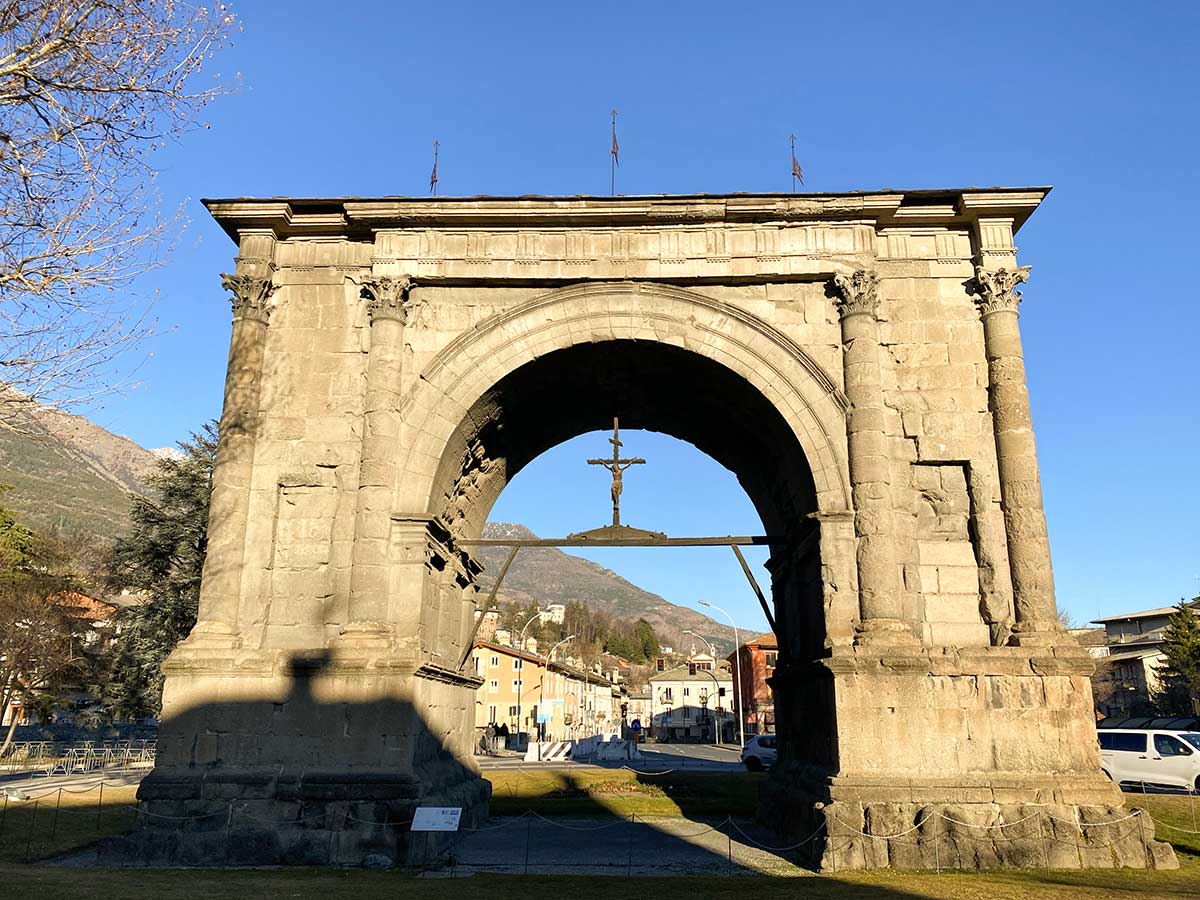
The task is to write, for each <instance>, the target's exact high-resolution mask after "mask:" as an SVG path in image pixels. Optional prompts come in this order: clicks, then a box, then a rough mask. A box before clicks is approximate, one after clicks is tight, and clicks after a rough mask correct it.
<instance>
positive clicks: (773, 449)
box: [428, 340, 817, 539]
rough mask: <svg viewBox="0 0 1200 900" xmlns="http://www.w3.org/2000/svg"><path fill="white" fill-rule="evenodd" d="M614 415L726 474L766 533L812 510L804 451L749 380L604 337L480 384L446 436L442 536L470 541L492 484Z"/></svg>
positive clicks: (679, 355) (439, 489)
mask: <svg viewBox="0 0 1200 900" xmlns="http://www.w3.org/2000/svg"><path fill="white" fill-rule="evenodd" d="M614 416H619V417H620V420H621V427H622V428H627V429H646V430H649V431H658V432H662V433H664V434H668V435H670V436H672V437H675V438H678V439H680V440H683V441H686V442H688V443H689V444H692V445H693V446H695V447H696V448H697V449H699V450H700V451H701V452H703V453H705V454H707V455H708V456H710V457H712V458H713V459H714V460H716V461H717V462H718V463H720V464H721V465H722V466H724V467H725V468H726V469H728V470H730V471H731V472H732V473H733V474H734V476H735V477H736V478H737V479H738V481H739V483H740V484H741V485H742V487H743V489H744V490H745V491H746V494H747V495H748V496H749V498H750V500H751V502H752V503H753V504H754V507H755V509H756V510H757V511H758V514H759V517H760V518H761V520H762V522H763V525H764V527H765V528H766V529H767V531H768V533H769V534H771V535H772V536H773V537H780V538H784V539H787V538H789V537H792V536H794V535H795V533H796V532H797V530H798V529H799V528H801V527H802V525H803V523H804V521H805V517H806V516H808V514H810V513H812V512H815V511H816V510H817V495H816V488H815V484H814V481H813V475H812V470H811V467H810V466H809V463H808V460H807V459H806V457H805V454H804V450H803V448H802V447H801V446H800V444H799V442H798V441H797V440H796V437H795V435H794V434H793V433H792V431H791V429H790V428H789V426H788V423H787V422H786V421H785V420H784V418H783V416H782V415H780V413H779V411H778V410H777V409H776V408H775V406H774V405H773V404H772V403H771V402H770V401H769V400H767V398H765V397H764V396H763V395H762V394H761V393H760V392H759V391H758V390H756V389H755V388H754V387H753V386H752V385H750V384H749V383H748V382H746V381H745V380H744V379H743V378H742V377H741V376H739V375H737V374H736V373H734V372H733V371H731V370H730V369H727V368H726V367H724V366H722V365H721V364H719V363H717V362H715V361H713V360H711V359H708V358H707V357H704V356H701V355H699V354H697V353H693V352H691V351H689V350H685V349H682V348H680V347H676V346H673V345H670V344H663V343H655V342H649V341H635V340H612V341H602V342H590V343H584V344H576V345H573V346H571V347H567V348H564V349H560V350H555V351H552V352H550V353H547V354H545V355H543V356H539V357H537V358H536V359H534V360H533V361H531V362H528V363H526V364H524V365H522V366H520V367H519V368H517V369H516V370H514V371H513V372H511V373H509V374H508V375H506V376H504V377H503V378H501V379H500V380H499V381H498V382H496V383H495V384H494V385H492V386H491V387H490V388H489V389H488V390H486V391H485V392H484V393H483V394H482V395H481V396H480V397H479V398H478V399H477V400H476V401H475V403H474V404H473V405H472V406H471V407H470V409H469V410H468V411H467V413H466V415H465V416H464V417H463V419H462V421H461V422H460V423H459V424H458V426H457V428H456V429H455V431H454V434H453V436H452V437H451V439H450V441H449V442H448V445H447V448H446V452H445V454H444V455H443V457H442V460H441V465H440V466H439V469H438V473H437V476H436V478H435V482H434V490H433V493H432V496H431V498H430V507H429V509H428V512H429V513H430V514H432V515H436V516H440V517H441V518H442V519H443V520H444V521H445V522H446V523H447V524H448V525H449V527H450V530H451V532H452V533H454V534H456V535H458V536H460V537H478V535H479V534H480V532H481V530H482V528H483V525H484V523H485V522H486V521H487V516H488V513H489V512H490V510H491V508H492V506H493V505H494V503H495V501H496V499H497V497H498V496H499V494H500V491H501V490H503V488H504V486H505V485H506V484H508V482H509V481H510V480H511V479H512V478H513V477H514V476H515V475H516V474H517V473H518V472H520V471H521V470H522V469H523V468H524V467H525V466H526V465H527V464H528V463H529V462H530V461H531V460H533V459H535V458H536V457H538V456H540V455H541V454H542V453H544V452H545V451H546V450H549V449H550V448H551V447H554V446H556V445H558V444H560V443H562V442H563V441H566V440H569V439H570V438H573V437H576V436H577V435H580V434H585V433H587V432H590V431H603V430H608V429H610V428H611V427H612V420H613V417H614ZM596 524H599V523H596Z"/></svg>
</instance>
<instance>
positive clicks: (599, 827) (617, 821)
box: [529, 809, 628, 831]
mask: <svg viewBox="0 0 1200 900" xmlns="http://www.w3.org/2000/svg"><path fill="white" fill-rule="evenodd" d="M529 813H530V815H532V816H533V817H534V818H537V819H541V820H542V821H543V822H548V823H549V824H551V825H553V826H554V827H555V828H563V829H565V830H567V831H604V830H605V829H606V828H612V827H613V826H615V825H625V824H628V820H626V819H615V820H614V821H612V822H609V823H607V824H605V825H596V826H594V827H591V828H583V827H579V826H574V825H563V824H561V823H559V822H555V821H554V820H553V819H548V818H546V817H545V816H543V815H542V814H541V813H540V812H537V811H536V810H532V809H531V810H529Z"/></svg>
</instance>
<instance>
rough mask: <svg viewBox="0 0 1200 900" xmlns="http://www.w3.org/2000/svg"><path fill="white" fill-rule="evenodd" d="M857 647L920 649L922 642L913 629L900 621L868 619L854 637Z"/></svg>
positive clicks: (859, 627) (860, 625)
mask: <svg viewBox="0 0 1200 900" xmlns="http://www.w3.org/2000/svg"><path fill="white" fill-rule="evenodd" d="M854 645H855V646H856V647H900V648H902V647H912V648H913V649H919V648H920V646H921V642H920V641H919V640H917V636H916V635H915V634H913V632H912V629H911V628H909V627H908V625H907V624H905V623H904V622H901V621H900V620H899V619H867V620H865V621H864V622H862V623H861V624H859V626H858V630H857V633H856V634H855V635H854Z"/></svg>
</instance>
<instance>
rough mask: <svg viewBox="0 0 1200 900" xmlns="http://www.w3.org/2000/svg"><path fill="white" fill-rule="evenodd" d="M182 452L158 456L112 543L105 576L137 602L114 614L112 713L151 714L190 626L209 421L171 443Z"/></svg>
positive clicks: (211, 446)
mask: <svg viewBox="0 0 1200 900" xmlns="http://www.w3.org/2000/svg"><path fill="white" fill-rule="evenodd" d="M179 448H180V450H182V451H183V453H182V456H180V457H178V458H171V457H166V458H163V459H161V460H159V462H158V465H157V468H156V470H155V472H154V473H153V474H152V475H151V476H150V478H149V479H148V480H149V483H150V487H151V489H152V496H149V497H134V498H133V499H132V503H131V507H130V519H131V520H132V523H133V524H132V526H131V527H130V529H129V532H128V533H127V534H125V535H124V536H123V537H121V538H119V539H118V540H117V542H116V545H115V547H114V548H113V554H112V560H111V564H110V568H111V574H110V581H111V583H112V586H113V587H115V588H129V589H132V590H134V591H137V592H139V593H141V594H143V595H145V598H146V599H145V601H144V602H143V603H140V604H138V605H136V606H132V607H129V608H127V609H125V610H123V611H122V613H121V615H120V617H119V620H118V628H119V638H118V640H117V645H116V652H115V654H114V658H113V660H112V671H111V673H110V675H109V678H108V680H107V684H106V685H105V686H104V687H105V697H104V701H105V705H106V706H107V707H108V710H109V712H110V714H111V715H113V716H115V717H121V718H125V717H140V716H146V715H157V714H158V712H159V710H160V709H161V707H162V682H163V677H162V671H161V667H162V663H163V660H165V659H166V657H167V654H169V653H170V652H171V651H172V650H173V649H174V648H175V645H176V644H177V643H179V641H181V640H182V639H183V638H185V637H187V635H188V633H189V632H190V631H191V630H192V627H193V626H194V625H195V624H196V608H197V604H198V601H199V598H200V572H201V569H202V567H203V565H204V552H205V548H206V543H207V533H208V501H209V494H210V493H211V492H212V472H213V464H214V462H215V460H216V453H217V433H216V428H215V426H214V425H213V424H208V425H205V426H204V428H203V429H202V430H201V431H200V432H199V433H193V434H192V439H191V441H181V442H180V443H179Z"/></svg>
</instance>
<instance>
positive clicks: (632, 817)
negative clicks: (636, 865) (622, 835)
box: [625, 813, 637, 878]
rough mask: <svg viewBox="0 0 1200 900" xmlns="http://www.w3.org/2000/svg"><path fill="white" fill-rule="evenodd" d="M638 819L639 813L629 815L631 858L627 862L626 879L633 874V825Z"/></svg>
mask: <svg viewBox="0 0 1200 900" xmlns="http://www.w3.org/2000/svg"><path fill="white" fill-rule="evenodd" d="M636 819H637V813H630V814H629V857H628V859H626V861H625V877H626V878H628V877H629V876H630V875H632V874H633V823H634V821H635V820H636Z"/></svg>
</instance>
